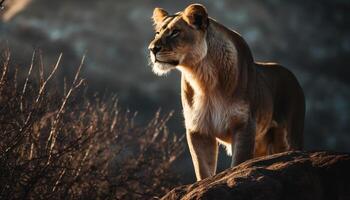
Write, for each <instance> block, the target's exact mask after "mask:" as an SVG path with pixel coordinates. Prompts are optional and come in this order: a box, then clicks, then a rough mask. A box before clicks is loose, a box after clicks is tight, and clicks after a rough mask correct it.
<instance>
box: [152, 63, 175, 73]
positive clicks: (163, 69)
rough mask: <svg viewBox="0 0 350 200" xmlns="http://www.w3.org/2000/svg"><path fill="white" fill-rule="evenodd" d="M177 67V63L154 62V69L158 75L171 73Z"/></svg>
mask: <svg viewBox="0 0 350 200" xmlns="http://www.w3.org/2000/svg"><path fill="white" fill-rule="evenodd" d="M175 68H176V65H175V64H170V63H163V62H154V63H153V67H152V70H153V72H154V73H155V74H157V75H158V76H162V75H165V74H167V73H169V72H170V71H171V70H172V69H175Z"/></svg>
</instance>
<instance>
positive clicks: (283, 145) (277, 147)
mask: <svg viewBox="0 0 350 200" xmlns="http://www.w3.org/2000/svg"><path fill="white" fill-rule="evenodd" d="M287 133H288V132H287V129H286V128H285V127H284V126H274V127H271V128H270V129H269V130H268V131H267V132H266V133H265V134H264V135H263V136H261V138H259V139H258V140H256V141H255V151H254V157H260V156H267V155H272V154H275V153H281V152H284V151H288V150H289V148H290V147H289V142H288V139H287Z"/></svg>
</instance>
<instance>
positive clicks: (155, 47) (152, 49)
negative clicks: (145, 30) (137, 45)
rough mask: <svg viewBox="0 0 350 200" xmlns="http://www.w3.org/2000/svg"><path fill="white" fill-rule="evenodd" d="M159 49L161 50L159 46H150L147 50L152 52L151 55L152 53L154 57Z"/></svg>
mask: <svg viewBox="0 0 350 200" xmlns="http://www.w3.org/2000/svg"><path fill="white" fill-rule="evenodd" d="M161 49H162V47H161V46H159V45H151V46H150V47H149V50H150V51H152V53H153V54H154V55H156V54H157V53H158V52H159V51H160V50H161Z"/></svg>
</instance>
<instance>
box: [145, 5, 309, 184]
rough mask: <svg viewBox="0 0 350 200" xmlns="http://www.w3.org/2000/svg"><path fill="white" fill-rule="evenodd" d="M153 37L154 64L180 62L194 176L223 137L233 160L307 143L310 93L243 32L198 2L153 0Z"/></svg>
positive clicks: (206, 167)
mask: <svg viewBox="0 0 350 200" xmlns="http://www.w3.org/2000/svg"><path fill="white" fill-rule="evenodd" d="M153 21H154V27H155V31H156V35H155V38H154V40H153V41H152V42H151V43H150V45H149V50H150V56H151V60H152V63H153V67H152V68H153V71H154V73H156V74H158V75H163V74H166V73H168V72H169V71H170V70H172V69H178V70H180V71H181V74H182V81H181V88H182V89H181V98H182V105H183V113H184V117H185V126H186V130H187V131H186V132H187V133H186V135H187V142H188V146H189V149H190V152H191V156H192V161H193V165H194V168H195V172H196V177H197V180H201V179H203V178H206V177H208V176H212V175H214V174H215V171H216V163H217V155H218V142H219V143H222V144H224V145H225V146H226V149H227V152H228V153H229V154H231V152H232V153H233V155H232V162H231V166H236V165H237V164H239V163H241V162H243V161H246V160H248V159H250V158H253V157H258V156H263V155H270V154H273V153H279V152H283V151H289V150H300V149H302V148H303V126H304V115H305V100H304V94H303V91H302V88H301V87H300V85H299V83H298V81H297V79H296V78H295V76H294V75H293V74H292V73H291V72H290V71H289V70H287V69H286V68H284V67H282V66H281V65H278V64H275V63H257V62H254V60H253V57H252V53H251V51H250V49H249V47H248V45H247V44H246V42H245V41H244V39H243V38H242V37H241V36H240V35H239V34H238V33H236V32H234V31H232V30H230V29H228V28H226V27H225V26H223V25H221V24H220V23H218V22H217V21H215V20H214V19H212V18H209V17H208V14H207V10H206V8H205V7H204V6H202V5H200V4H192V5H190V6H188V7H187V8H186V9H185V10H184V11H182V12H178V13H176V14H174V15H169V14H168V13H167V12H166V11H165V10H163V9H161V8H155V9H154V12H153Z"/></svg>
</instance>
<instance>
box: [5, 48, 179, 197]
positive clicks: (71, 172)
mask: <svg viewBox="0 0 350 200" xmlns="http://www.w3.org/2000/svg"><path fill="white" fill-rule="evenodd" d="M36 57H38V56H35V54H33V60H32V65H31V66H30V67H29V69H26V70H28V73H27V78H26V79H25V80H24V81H19V80H17V78H16V77H17V74H18V71H21V70H24V69H19V68H12V69H10V67H9V60H10V54H9V53H8V52H6V53H5V54H4V55H3V60H4V62H3V65H2V70H1V75H0V105H1V107H0V199H154V198H157V197H158V196H160V195H163V194H165V193H166V192H167V191H169V189H170V188H172V187H173V186H175V185H176V184H177V183H178V182H177V177H176V176H175V175H174V174H173V173H172V172H171V170H170V166H171V164H172V162H173V161H174V160H175V159H176V158H177V157H178V156H179V154H181V153H182V151H183V146H182V142H181V138H180V139H179V138H177V137H176V136H169V132H168V129H167V127H166V122H167V120H168V119H169V117H170V116H171V114H169V115H166V116H164V117H161V116H160V113H159V112H158V113H157V114H156V116H155V118H154V119H153V120H151V121H150V123H149V124H148V125H147V126H146V127H140V126H138V125H136V124H135V114H133V113H131V112H129V111H124V112H123V111H121V109H120V108H119V107H118V104H117V98H116V97H114V96H109V97H97V96H96V97H95V98H93V99H89V98H86V95H85V90H84V88H86V87H85V85H86V84H85V81H84V80H83V79H81V78H80V70H81V67H82V65H83V60H84V59H83V60H82V63H81V65H80V66H79V68H78V70H77V73H76V76H75V78H74V80H73V82H72V83H71V84H70V86H65V87H64V88H65V89H64V91H63V92H61V93H60V92H57V91H54V90H53V89H52V88H54V85H52V83H53V82H52V79H54V77H55V72H56V70H57V68H58V67H59V62H60V60H61V57H62V55H60V56H59V58H58V61H57V63H56V64H55V65H54V67H53V70H52V71H51V72H50V73H48V76H46V77H44V76H45V75H44V74H45V73H44V67H43V66H42V65H41V64H39V65H38V67H36V66H34V65H35V64H34V63H35V62H34V60H35V59H36ZM39 63H40V62H39Z"/></svg>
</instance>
